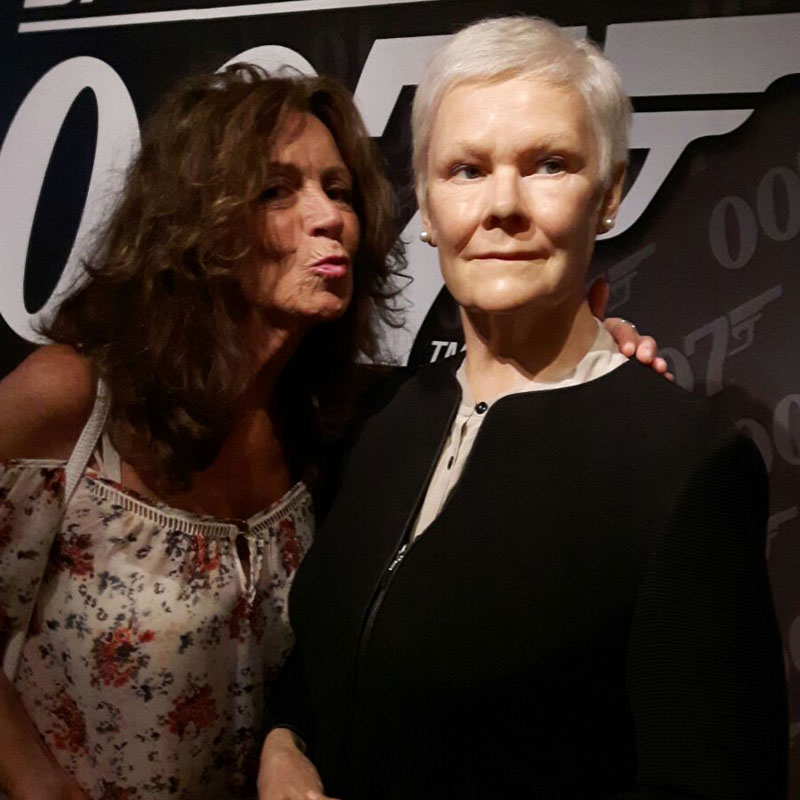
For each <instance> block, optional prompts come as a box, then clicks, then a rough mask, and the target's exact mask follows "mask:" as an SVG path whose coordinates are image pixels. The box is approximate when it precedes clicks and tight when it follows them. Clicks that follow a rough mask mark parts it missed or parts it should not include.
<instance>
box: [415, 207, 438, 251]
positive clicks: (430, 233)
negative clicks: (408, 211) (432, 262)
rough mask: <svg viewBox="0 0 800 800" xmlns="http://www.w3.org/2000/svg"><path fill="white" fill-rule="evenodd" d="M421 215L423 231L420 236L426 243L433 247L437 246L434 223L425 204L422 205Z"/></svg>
mask: <svg viewBox="0 0 800 800" xmlns="http://www.w3.org/2000/svg"><path fill="white" fill-rule="evenodd" d="M419 211H420V215H421V216H422V232H421V233H420V235H419V238H420V239H422V241H423V242H425V244H429V245H430V246H431V247H436V235H435V232H434V230H433V223H432V222H431V218H430V216H429V215H428V209H427V208H426V207H425V205H422V206H420V209H419Z"/></svg>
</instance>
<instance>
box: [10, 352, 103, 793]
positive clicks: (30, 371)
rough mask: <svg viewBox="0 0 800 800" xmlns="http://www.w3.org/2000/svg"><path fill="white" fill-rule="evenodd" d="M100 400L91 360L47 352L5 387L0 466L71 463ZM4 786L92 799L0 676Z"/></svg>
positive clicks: (32, 359)
mask: <svg viewBox="0 0 800 800" xmlns="http://www.w3.org/2000/svg"><path fill="white" fill-rule="evenodd" d="M93 396H94V390H93V382H92V374H91V368H90V367H89V365H88V362H87V361H86V360H85V359H84V358H82V357H81V356H79V355H78V354H77V353H76V352H75V351H74V350H71V349H70V348H68V347H64V346H60V345H54V346H48V347H43V348H40V349H39V350H37V351H36V352H34V353H33V354H32V355H31V356H29V357H28V358H27V359H26V360H25V361H24V362H23V363H22V364H21V365H20V366H19V367H17V368H16V369H15V370H14V371H13V372H12V373H10V374H9V375H7V376H6V377H5V378H4V379H3V380H2V381H0V460H6V459H10V458H56V459H58V458H64V459H66V458H67V457H68V456H69V454H70V452H71V450H72V447H73V445H74V443H75V441H76V440H77V438H78V436H79V435H80V431H81V428H82V426H83V424H84V423H85V421H86V419H87V417H88V415H89V413H90V411H91V406H92V401H93ZM0 788H2V789H3V790H4V791H5V792H7V794H8V796H9V797H10V798H11V800H86V795H85V794H84V793H83V791H82V790H81V788H80V787H79V786H78V784H77V783H76V782H75V780H74V779H73V778H72V777H70V776H69V775H68V774H67V773H66V772H64V770H63V769H61V767H60V766H59V765H58V764H57V763H56V761H55V759H54V758H53V756H52V755H51V754H50V752H49V751H48V749H47V747H46V746H45V744H44V742H43V741H42V739H41V738H40V736H39V734H38V732H37V731H36V728H35V727H34V725H33V723H32V722H31V720H30V718H29V717H28V715H27V713H26V712H25V709H24V707H23V705H22V702H21V701H20V698H19V696H18V695H17V692H16V690H15V689H14V687H13V686H12V685H11V683H10V682H9V680H8V678H7V677H6V676H5V675H4V674H3V673H2V672H1V671H0Z"/></svg>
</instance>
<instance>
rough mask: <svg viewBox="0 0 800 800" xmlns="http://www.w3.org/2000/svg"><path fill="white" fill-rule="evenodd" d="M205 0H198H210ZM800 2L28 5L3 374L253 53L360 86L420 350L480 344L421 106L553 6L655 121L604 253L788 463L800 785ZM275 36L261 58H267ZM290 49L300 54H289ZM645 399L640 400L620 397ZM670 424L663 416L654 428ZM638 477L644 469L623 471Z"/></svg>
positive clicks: (2, 218) (16, 58)
mask: <svg viewBox="0 0 800 800" xmlns="http://www.w3.org/2000/svg"><path fill="white" fill-rule="evenodd" d="M188 6H192V8H193V9H194V10H187V7H188ZM796 9H797V5H796V2H795V1H791V2H790V1H787V0H720V1H719V2H713V1H712V0H665V1H664V2H659V3H630V2H618V1H617V0H608V1H607V2H604V3H597V2H592V0H541V2H535V3H534V2H522V1H521V0H517V1H516V2H510V1H509V0H483V2H473V1H472V0H454V1H452V2H451V1H448V0H428V1H427V2H415V3H404V2H392V1H391V0H373V1H372V2H369V0H349V1H348V0H284V1H283V2H268V3H251V4H244V5H235V6H234V5H233V4H232V3H228V4H225V3H224V2H223V1H222V0H217V1H216V2H212V0H186V2H179V1H178V0H84V2H79V1H78V0H16V2H5V3H4V4H3V10H2V11H0V13H2V15H3V16H2V18H0V141H2V142H3V144H2V149H0V375H2V374H4V373H5V372H7V371H8V370H10V369H12V368H13V367H14V365H15V364H17V363H18V362H19V361H20V360H21V359H22V358H23V357H24V355H25V354H26V353H27V352H28V351H29V350H30V349H31V347H32V346H33V345H32V344H31V342H32V341H33V340H34V339H35V334H34V333H33V330H34V328H35V323H36V320H37V318H38V315H40V314H46V313H47V312H48V310H49V309H51V308H52V304H53V302H54V299H55V297H56V296H57V294H58V291H60V290H61V289H63V287H64V286H66V285H68V284H69V282H70V281H71V280H72V279H73V278H74V276H75V275H76V274H77V272H78V270H79V263H80V260H79V256H80V247H81V242H85V241H86V236H87V235H88V234H89V232H90V231H91V230H92V228H93V227H94V226H95V225H96V224H97V222H98V221H99V220H100V219H101V218H102V215H103V211H104V209H105V208H107V206H108V200H109V197H110V196H111V195H113V193H114V190H115V186H116V185H118V184H117V181H118V175H119V170H120V169H121V168H122V167H123V166H124V164H125V161H126V159H127V157H128V155H129V153H130V151H131V148H133V147H135V146H136V143H137V141H138V138H137V137H138V127H137V120H138V119H141V118H142V116H144V115H145V114H147V112H148V110H149V109H150V107H151V106H152V104H153V103H154V101H155V100H156V99H157V98H158V96H159V95H160V93H161V92H163V91H164V90H165V89H166V88H167V87H168V86H169V85H171V84H172V83H173V82H174V81H175V80H176V79H178V78H179V77H181V76H183V75H185V74H187V73H190V72H193V71H196V70H198V69H210V68H211V69H213V68H217V67H218V66H221V65H222V64H224V63H225V62H227V61H229V60H231V59H236V58H237V57H240V56H241V54H243V53H245V52H247V56H246V57H247V58H248V59H250V60H260V61H261V62H262V63H265V64H277V63H280V62H282V61H288V62H290V63H292V64H294V66H296V67H298V68H301V69H305V70H314V71H317V72H325V73H329V74H332V75H335V76H336V77H338V78H340V79H341V80H342V81H344V83H346V84H347V85H348V86H349V87H350V88H351V89H352V90H353V91H355V93H356V98H357V100H358V102H359V105H360V107H361V110H362V113H364V115H365V118H366V120H367V123H368V127H369V129H370V133H371V134H372V135H373V136H375V137H376V138H377V139H378V141H379V143H380V146H381V148H382V149H383V151H384V153H385V155H386V157H387V160H388V162H389V164H390V169H391V172H392V177H393V181H394V183H395V186H396V188H397V190H398V193H399V195H400V197H401V201H402V207H403V221H404V224H407V227H406V230H405V233H404V238H405V239H406V241H408V243H409V247H408V252H409V259H410V270H411V273H412V275H413V276H414V278H415V280H414V283H413V284H412V285H411V286H410V287H409V289H408V291H407V302H408V303H409V306H410V309H409V324H408V328H407V329H406V330H405V331H404V332H401V334H400V335H394V336H388V337H387V347H388V348H389V349H390V350H391V351H392V352H393V354H394V357H395V358H396V359H397V360H401V361H406V360H410V361H411V362H413V363H422V362H428V361H432V360H436V359H437V358H441V357H443V356H445V355H447V354H451V353H453V352H455V351H456V350H458V348H459V347H460V346H461V343H462V337H461V332H460V330H459V326H458V321H457V315H456V313H455V308H454V304H453V302H452V300H451V299H450V298H449V296H447V294H446V292H444V291H443V290H441V280H440V278H439V276H438V270H437V268H436V265H435V253H434V252H433V251H432V250H430V249H428V248H426V247H424V246H423V245H421V244H420V243H419V242H418V240H417V238H416V236H417V233H418V232H419V227H420V226H419V220H418V217H417V216H416V206H415V203H414V200H413V194H412V192H411V180H410V167H409V153H410V131H409V124H408V119H409V105H410V101H411V98H412V96H413V87H414V85H415V83H416V81H417V79H418V76H419V74H420V72H421V69H422V67H423V66H424V63H425V59H426V58H427V56H428V54H429V53H430V52H431V50H432V49H433V48H434V47H435V46H436V45H437V44H438V43H439V42H440V41H441V39H442V37H443V36H445V35H447V34H448V33H450V32H451V31H452V30H453V29H454V28H455V27H456V26H458V25H460V24H463V23H467V22H470V21H472V20H475V19H478V18H480V17H483V16H487V15H498V14H506V13H514V12H525V13H536V14H540V15H542V16H547V17H550V18H552V19H554V20H555V21H556V22H558V23H559V24H562V25H568V26H574V27H575V28H576V29H579V30H581V31H583V32H584V33H585V34H586V35H589V36H591V37H592V38H593V39H595V40H596V41H598V42H599V43H600V44H601V45H603V46H604V47H605V50H606V52H607V54H608V55H609V56H610V57H611V59H612V60H613V61H614V62H615V63H616V64H617V65H618V67H619V69H620V71H621V73H622V76H623V80H624V82H625V85H626V88H627V89H628V91H629V93H630V94H631V96H632V98H633V102H634V108H635V111H636V115H635V122H634V141H633V148H634V149H633V151H632V160H631V165H632V166H631V170H630V176H629V187H630V188H629V191H628V194H627V195H626V199H625V202H624V204H623V208H622V210H621V214H620V220H619V225H618V226H617V228H616V230H615V231H614V232H613V236H609V237H606V238H605V240H603V241H601V242H599V243H598V247H597V252H596V257H595V259H594V265H593V269H594V271H595V272H596V273H598V274H599V273H604V274H605V275H606V276H607V277H608V279H609V281H610V283H611V290H612V301H611V308H610V311H612V312H613V313H615V314H620V315H622V316H625V317H628V318H630V319H633V320H635V321H636V322H637V323H638V324H639V326H640V327H641V328H643V329H645V330H647V331H649V332H652V333H653V334H654V335H655V336H656V337H657V338H658V340H659V342H660V344H661V346H662V349H663V350H662V352H664V354H665V355H666V356H667V357H668V359H669V360H670V363H671V366H672V369H673V371H674V372H675V374H676V376H677V380H678V382H679V383H680V384H681V385H683V386H684V387H686V388H687V389H689V390H691V391H694V392H697V393H699V394H704V395H708V396H709V397H711V398H712V399H713V401H714V402H715V403H717V404H718V405H719V407H720V408H721V410H722V411H723V412H724V413H726V414H728V415H729V416H730V417H731V418H732V419H733V420H734V421H735V423H736V424H737V425H738V426H740V427H741V428H742V429H744V430H745V431H747V432H748V434H749V435H751V436H752V437H753V439H754V440H755V441H756V443H757V444H758V446H759V448H760V449H761V452H762V454H763V456H764V460H765V461H766V463H767V466H768V468H769V471H770V476H771V485H772V506H771V518H770V527H769V540H768V543H767V554H768V557H769V565H770V572H771V576H772V581H773V591H774V594H775V600H776V603H777V607H778V614H779V618H780V625H781V630H782V633H783V636H784V645H785V660H786V670H787V676H788V679H789V683H790V695H791V736H792V742H793V751H792V765H793V770H792V776H791V784H792V788H791V790H790V797H797V796H798V793H800V781H799V780H798V764H800V593H798V591H797V586H798V579H799V577H800V511H799V508H800V491H799V490H800V320H798V307H799V306H800V92H798V89H800V46H799V45H798V42H800V13H798V12H797V10H796ZM253 48H260V49H259V50H258V51H255V52H253ZM282 48H283V49H282ZM620 413H624V409H620ZM653 424H654V425H658V424H659V420H658V419H654V420H653ZM620 480H624V476H620Z"/></svg>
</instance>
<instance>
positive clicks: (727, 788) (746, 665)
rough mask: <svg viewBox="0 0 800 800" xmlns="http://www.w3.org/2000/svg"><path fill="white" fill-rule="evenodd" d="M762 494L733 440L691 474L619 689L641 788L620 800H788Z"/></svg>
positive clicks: (649, 585) (761, 474)
mask: <svg viewBox="0 0 800 800" xmlns="http://www.w3.org/2000/svg"><path fill="white" fill-rule="evenodd" d="M767 495H768V490H767V478H766V472H765V469H764V465H763V463H762V461H761V458H760V456H759V454H758V451H757V450H756V448H755V447H754V446H753V445H752V443H751V442H750V441H749V440H747V439H744V438H742V437H739V436H736V435H734V434H726V436H725V437H724V439H723V440H722V441H717V442H716V443H715V444H714V446H713V447H710V448H709V451H708V452H707V455H706V456H705V457H704V458H703V459H702V460H701V463H699V464H698V465H697V466H696V467H695V468H693V469H692V470H690V473H689V477H688V479H687V483H686V485H685V487H684V489H683V491H682V492H681V493H680V496H679V497H678V498H677V501H676V503H675V504H674V507H673V510H672V513H671V515H670V517H669V519H668V520H667V525H666V532H665V535H664V537H663V539H662V540H661V542H660V544H659V546H658V548H657V550H656V552H655V553H654V554H653V556H652V558H651V561H650V563H649V566H648V570H647V574H646V576H645V579H644V581H643V583H642V587H641V591H640V594H639V597H638V601H637V605H636V609H635V614H634V620H633V625H632V629H631V636H630V640H629V649H628V654H627V682H628V690H629V698H630V704H631V709H632V713H633V717H634V723H635V729H636V743H637V757H638V788H637V790H636V791H633V792H628V793H625V794H623V795H620V796H619V800H646V799H647V800H651V799H652V800H654V799H655V798H660V799H661V800H665V798H675V800H678V799H679V798H693V799H694V800H699V798H708V799H709V800H710V799H711V798H715V799H716V798H718V799H719V800H723V799H724V800H752V799H753V798H756V797H758V798H759V799H760V800H783V799H784V798H785V796H786V770H787V727H788V725H787V715H786V689H785V683H784V677H783V660H782V653H781V645H780V638H779V634H778V628H777V623H776V620H775V615H774V610H773V606H772V599H771V595H770V588H769V583H768V577H767V567H766V559H765V555H764V543H765V532H766V517H767Z"/></svg>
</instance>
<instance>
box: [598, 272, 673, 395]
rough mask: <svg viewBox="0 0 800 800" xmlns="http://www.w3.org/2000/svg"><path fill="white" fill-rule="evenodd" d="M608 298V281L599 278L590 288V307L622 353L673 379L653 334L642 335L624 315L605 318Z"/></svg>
mask: <svg viewBox="0 0 800 800" xmlns="http://www.w3.org/2000/svg"><path fill="white" fill-rule="evenodd" d="M608 298H609V288H608V281H607V280H606V279H605V278H598V279H597V280H596V281H595V282H594V283H593V284H592V285H591V287H590V288H589V295H588V298H587V299H588V301H589V308H591V310H592V314H594V315H595V316H596V317H597V318H598V319H601V320H603V325H604V326H605V329H606V330H607V331H608V332H609V333H610V334H611V335H612V336H613V337H614V341H615V342H616V343H617V347H618V348H619V351H620V353H622V355H624V356H628V358H630V357H631V356H635V357H636V360H637V361H640V362H641V363H642V364H645V365H646V366H650V367H652V368H653V369H654V370H655V371H656V372H658V373H659V374H660V375H663V376H664V377H665V378H667V379H668V380H673V378H674V376H673V375H672V373H670V372H667V362H666V361H665V360H664V359H663V358H661V357H660V356H659V355H658V343H657V342H656V340H655V339H654V338H653V337H652V336H642V335H641V334H640V333H639V331H637V330H636V326H635V325H634V324H633V323H632V322H629V321H628V320H626V319H623V318H622V317H609V318H608V319H606V318H605V314H606V306H607V305H608Z"/></svg>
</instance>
